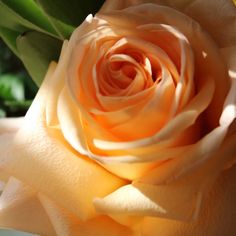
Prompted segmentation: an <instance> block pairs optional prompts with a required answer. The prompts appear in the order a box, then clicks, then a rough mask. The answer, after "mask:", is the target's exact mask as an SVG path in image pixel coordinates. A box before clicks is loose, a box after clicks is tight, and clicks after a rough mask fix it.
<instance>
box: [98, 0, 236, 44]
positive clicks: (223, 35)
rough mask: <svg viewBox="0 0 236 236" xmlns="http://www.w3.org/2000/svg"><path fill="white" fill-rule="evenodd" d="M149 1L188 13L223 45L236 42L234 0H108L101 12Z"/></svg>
mask: <svg viewBox="0 0 236 236" xmlns="http://www.w3.org/2000/svg"><path fill="white" fill-rule="evenodd" d="M147 2H148V3H155V4H158V5H165V6H169V7H172V8H175V9H177V10H179V11H181V12H183V13H185V14H187V15H188V16H189V17H191V18H193V19H194V20H196V21H197V22H199V23H200V24H201V26H202V27H203V28H205V29H206V30H207V31H208V32H209V33H210V34H211V36H212V37H213V38H214V39H215V40H216V41H217V43H218V45H219V46H221V47H225V46H230V45H234V44H235V40H236V36H235V35H236V31H235V24H236V11H235V6H234V3H233V1H232V0H208V1H205V0H192V1H191V0H149V1H146V0H126V1H124V0H107V1H106V2H105V3H104V5H103V7H102V8H101V10H100V12H101V13H106V12H109V11H112V10H121V9H124V8H127V7H131V6H135V5H140V4H144V3H147ZM213 13H214V14H213ZM216 15H217V17H216ZM219 29H221V30H219Z"/></svg>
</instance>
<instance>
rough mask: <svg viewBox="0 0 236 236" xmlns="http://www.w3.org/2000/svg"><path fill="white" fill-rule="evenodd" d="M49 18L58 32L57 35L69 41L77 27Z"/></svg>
mask: <svg viewBox="0 0 236 236" xmlns="http://www.w3.org/2000/svg"><path fill="white" fill-rule="evenodd" d="M48 17H49V19H50V22H51V24H52V25H53V27H54V29H55V31H56V32H57V35H59V37H60V38H61V39H69V38H70V36H71V34H72V32H73V31H74V29H75V27H73V26H71V25H67V24H65V23H63V22H62V21H60V20H57V19H55V18H54V17H52V16H48Z"/></svg>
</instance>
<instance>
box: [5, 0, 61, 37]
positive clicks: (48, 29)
mask: <svg viewBox="0 0 236 236" xmlns="http://www.w3.org/2000/svg"><path fill="white" fill-rule="evenodd" d="M2 1H3V0H0V16H1V18H2V19H4V20H1V21H0V26H1V27H3V28H7V29H9V30H12V31H15V32H18V34H19V35H20V34H22V33H24V32H26V31H29V30H35V31H39V32H42V33H45V34H48V35H50V36H53V37H56V38H60V37H59V35H58V34H57V32H56V31H55V29H54V27H53V26H52V25H51V23H50V21H49V20H47V22H44V20H45V19H47V17H48V16H45V17H46V18H43V19H44V20H43V23H42V22H41V23H40V20H38V22H36V20H35V19H34V20H33V21H32V22H31V21H30V20H31V19H30V17H29V15H27V14H26V13H25V14H24V15H20V13H21V14H23V12H21V11H19V10H18V9H17V8H10V7H9V6H8V5H6V4H4V3H3V2H2ZM11 1H12V0H11ZM24 1H25V0H24ZM24 1H16V2H18V3H22V2H24ZM27 1H30V0H27ZM6 2H7V1H6ZM13 6H14V4H12V6H11V7H13ZM23 9H24V8H23ZM17 10H18V12H17ZM28 11H30V9H28ZM33 13H34V11H33ZM36 15H37V14H36ZM36 23H37V24H36Z"/></svg>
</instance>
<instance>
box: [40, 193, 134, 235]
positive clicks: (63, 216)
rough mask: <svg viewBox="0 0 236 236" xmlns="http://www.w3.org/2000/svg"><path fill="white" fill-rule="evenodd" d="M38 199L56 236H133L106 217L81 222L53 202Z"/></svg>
mask: <svg viewBox="0 0 236 236" xmlns="http://www.w3.org/2000/svg"><path fill="white" fill-rule="evenodd" d="M39 199H40V201H41V202H42V204H43V206H44V208H45V210H46V211H47V213H48V215H49V217H50V220H51V222H52V224H53V226H54V228H55V231H56V233H57V235H63V236H77V235H86V236H94V235H98V236H99V235H101V236H110V235H112V236H113V235H114V236H120V235H124V236H135V235H134V234H133V233H132V231H131V230H129V229H128V228H126V227H124V226H122V225H120V224H117V223H116V222H114V221H113V220H112V219H110V218H109V217H107V216H98V217H96V218H93V219H91V220H89V221H86V222H83V221H80V220H79V219H78V218H76V217H75V216H74V215H73V214H71V213H69V212H68V211H66V210H65V209H63V208H61V207H58V206H57V205H56V204H55V203H54V202H53V201H51V200H50V199H48V198H47V197H45V196H44V195H42V194H40V195H39Z"/></svg>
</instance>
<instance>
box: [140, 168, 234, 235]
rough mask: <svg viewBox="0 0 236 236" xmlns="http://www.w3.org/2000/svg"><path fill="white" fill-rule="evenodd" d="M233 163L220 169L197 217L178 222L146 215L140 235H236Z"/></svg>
mask: <svg viewBox="0 0 236 236" xmlns="http://www.w3.org/2000/svg"><path fill="white" fill-rule="evenodd" d="M235 199H236V166H234V167H233V168H231V169H229V170H227V171H225V172H223V173H222V174H221V176H220V177H219V178H218V180H217V181H216V183H215V185H214V188H213V189H212V190H211V191H210V193H209V194H208V195H207V197H206V198H205V199H204V201H203V205H202V208H201V211H200V214H199V218H198V219H197V220H196V221H194V222H191V223H190V222H181V221H173V220H166V219H160V218H151V217H146V218H145V219H144V221H143V224H142V230H141V231H142V236H156V235H162V236H189V235H191V236H199V235H204V236H212V235H214V236H222V235H225V236H232V235H236V226H235V219H236V203H235Z"/></svg>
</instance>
